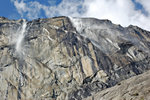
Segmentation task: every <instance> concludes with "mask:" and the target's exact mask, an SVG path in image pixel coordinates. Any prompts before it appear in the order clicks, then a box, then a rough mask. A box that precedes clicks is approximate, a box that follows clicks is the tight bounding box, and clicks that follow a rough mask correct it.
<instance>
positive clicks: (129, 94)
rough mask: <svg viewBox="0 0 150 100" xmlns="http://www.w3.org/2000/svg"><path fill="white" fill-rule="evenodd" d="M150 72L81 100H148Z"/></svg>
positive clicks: (149, 96)
mask: <svg viewBox="0 0 150 100" xmlns="http://www.w3.org/2000/svg"><path fill="white" fill-rule="evenodd" d="M149 76H150V71H148V72H146V73H144V74H140V75H138V76H134V77H132V78H130V79H127V80H124V81H122V82H120V83H118V84H117V85H115V86H114V87H112V88H108V89H106V90H103V91H101V92H99V93H96V94H94V95H92V96H90V97H88V98H86V99H83V100H150V84H149V83H150V78H149Z"/></svg>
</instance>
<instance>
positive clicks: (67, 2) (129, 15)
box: [0, 0, 150, 30]
mask: <svg viewBox="0 0 150 100" xmlns="http://www.w3.org/2000/svg"><path fill="white" fill-rule="evenodd" d="M0 16H4V17H7V18H9V19H20V18H25V19H28V20H32V19H37V18H49V17H55V16H71V17H95V18H99V19H109V20H111V21H112V22H113V23H115V24H121V25H122V26H128V25H130V24H133V25H137V26H140V27H142V28H144V29H148V30H150V24H147V22H148V21H150V0H1V1H0Z"/></svg>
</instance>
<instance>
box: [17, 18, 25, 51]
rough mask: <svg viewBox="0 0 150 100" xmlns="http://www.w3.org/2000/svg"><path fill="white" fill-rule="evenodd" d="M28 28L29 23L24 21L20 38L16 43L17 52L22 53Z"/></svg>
mask: <svg viewBox="0 0 150 100" xmlns="http://www.w3.org/2000/svg"><path fill="white" fill-rule="evenodd" d="M26 27H27V23H26V21H25V20H23V24H22V28H21V30H20V32H19V36H18V38H17V41H16V51H17V52H20V51H21V46H22V41H23V39H24V36H25V32H26Z"/></svg>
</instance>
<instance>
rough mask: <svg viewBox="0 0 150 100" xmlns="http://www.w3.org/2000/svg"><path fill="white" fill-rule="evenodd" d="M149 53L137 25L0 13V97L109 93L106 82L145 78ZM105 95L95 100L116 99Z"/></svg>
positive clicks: (24, 99) (50, 99) (149, 35)
mask: <svg viewBox="0 0 150 100" xmlns="http://www.w3.org/2000/svg"><path fill="white" fill-rule="evenodd" d="M149 52H150V32H148V31H146V30H143V29H141V28H139V27H137V26H132V25H130V26H128V27H122V26H120V25H115V24H113V23H112V22H111V21H109V20H99V19H95V18H69V17H63V16H62V17H54V18H48V19H37V20H32V21H26V20H9V19H7V18H4V17H0V84H1V86H0V98H1V100H81V99H89V98H90V100H93V98H94V97H93V96H94V95H96V94H98V93H101V91H102V93H103V90H104V91H108V89H109V88H110V92H112V93H113V91H112V89H111V87H113V86H116V85H117V84H120V82H122V81H123V80H125V81H128V80H126V79H129V78H131V77H137V79H138V76H137V75H139V74H140V75H143V77H146V75H145V72H147V71H148V70H149V69H150V53H149ZM143 73H144V74H143ZM147 73H149V71H148V72H147ZM131 79H132V78H131ZM131 79H129V80H131ZM133 79H134V78H133ZM145 80H146V78H145ZM147 81H148V80H147ZM133 82H136V81H133ZM148 82H149V81H148ZM133 84H134V83H133ZM135 84H136V83H135ZM121 86H122V85H121ZM141 86H143V87H144V84H143V85H141ZM146 86H148V85H146ZM107 88H108V89H107ZM114 91H115V90H114ZM146 91H147V90H146ZM148 91H149V90H148ZM108 94H109V93H108ZM118 95H119V94H118ZM102 96H106V95H105V94H103V95H101V97H102ZM114 96H115V95H114ZM133 96H134V95H133ZM138 96H139V95H138ZM107 98H108V97H104V98H103V99H101V100H120V99H117V98H115V97H114V99H113V96H112V99H107ZM124 98H125V97H124ZM131 98H132V97H131ZM143 99H144V100H148V99H146V98H142V99H141V100H143ZM94 100H99V98H94ZM122 100H128V99H127V98H125V99H122ZM132 100H137V99H136V98H133V99H132ZM139 100H140V99H139Z"/></svg>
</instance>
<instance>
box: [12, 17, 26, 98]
mask: <svg viewBox="0 0 150 100" xmlns="http://www.w3.org/2000/svg"><path fill="white" fill-rule="evenodd" d="M26 27H27V22H26V20H24V19H23V23H22V28H21V30H19V31H18V33H17V35H18V36H17V39H16V47H15V50H16V54H17V58H18V65H19V68H18V70H19V84H18V100H20V99H21V87H22V86H23V83H24V78H23V75H22V69H23V64H24V58H23V54H24V53H23V51H24V50H23V49H24V48H23V45H22V43H23V42H24V41H23V40H24V37H25V32H26Z"/></svg>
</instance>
